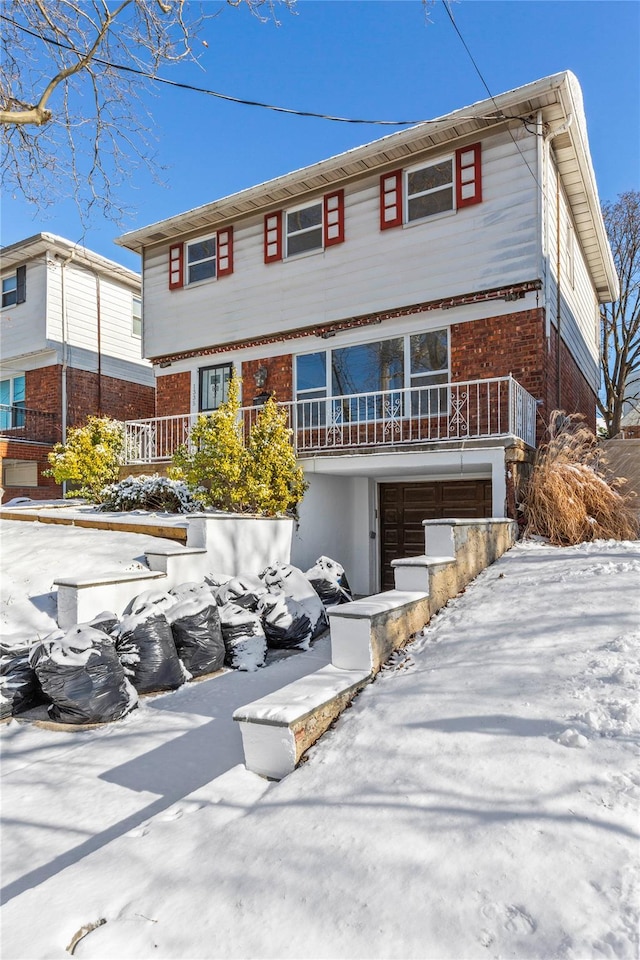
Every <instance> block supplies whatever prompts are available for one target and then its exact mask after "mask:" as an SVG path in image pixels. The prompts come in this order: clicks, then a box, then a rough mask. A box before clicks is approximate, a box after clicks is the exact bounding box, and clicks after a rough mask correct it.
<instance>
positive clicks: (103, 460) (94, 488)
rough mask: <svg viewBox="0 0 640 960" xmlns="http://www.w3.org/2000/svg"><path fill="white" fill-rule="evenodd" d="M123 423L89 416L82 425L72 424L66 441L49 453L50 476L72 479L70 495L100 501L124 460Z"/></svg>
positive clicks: (60, 479) (115, 478)
mask: <svg viewBox="0 0 640 960" xmlns="http://www.w3.org/2000/svg"><path fill="white" fill-rule="evenodd" d="M123 450H124V427H123V425H122V423H121V422H120V421H119V420H112V419H111V418H110V417H89V418H88V419H87V422H86V424H85V425H84V426H83V427H72V428H71V429H70V430H69V431H68V433H67V440H66V443H56V444H55V446H54V448H53V450H52V451H51V453H50V454H49V456H48V459H49V463H50V464H51V469H50V470H47V471H46V473H47V476H50V477H53V479H54V480H55V481H56V483H64V482H65V481H66V482H67V483H73V484H76V485H77V486H76V488H75V489H74V490H71V491H69V492H68V493H67V496H69V497H85V498H86V499H87V500H91V501H92V502H94V503H100V500H101V492H102V490H103V489H104V487H106V486H107V484H110V483H115V481H116V480H117V479H118V473H119V468H120V465H121V464H122V461H123Z"/></svg>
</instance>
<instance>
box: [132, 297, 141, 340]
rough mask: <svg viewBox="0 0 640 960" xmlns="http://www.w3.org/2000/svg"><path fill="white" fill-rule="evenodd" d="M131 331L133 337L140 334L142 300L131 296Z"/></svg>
mask: <svg viewBox="0 0 640 960" xmlns="http://www.w3.org/2000/svg"><path fill="white" fill-rule="evenodd" d="M131 333H132V334H133V336H134V337H141V336H142V300H141V298H140V297H133V298H132V301H131Z"/></svg>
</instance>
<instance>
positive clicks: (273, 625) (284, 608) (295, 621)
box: [258, 593, 312, 650]
mask: <svg viewBox="0 0 640 960" xmlns="http://www.w3.org/2000/svg"><path fill="white" fill-rule="evenodd" d="M258 613H259V614H260V618H261V620H262V626H263V629H264V633H265V636H266V638H267V646H269V647H273V648H274V649H279V650H287V649H290V648H293V647H297V648H298V649H300V650H307V649H308V647H309V644H310V642H311V633H312V630H311V621H310V620H309V617H308V616H307V615H306V613H305V611H304V608H303V607H302V606H301V605H300V604H299V603H298V601H297V600H294V599H293V598H292V597H285V595H284V594H283V593H267V594H266V595H265V596H264V597H261V599H260V602H259V604H258Z"/></svg>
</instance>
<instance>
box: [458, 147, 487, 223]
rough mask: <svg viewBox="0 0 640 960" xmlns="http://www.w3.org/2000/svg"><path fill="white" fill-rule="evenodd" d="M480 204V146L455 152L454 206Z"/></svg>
mask: <svg viewBox="0 0 640 960" xmlns="http://www.w3.org/2000/svg"><path fill="white" fill-rule="evenodd" d="M481 202H482V162H481V156H480V144H479V143H474V144H472V146H470V147H463V148H462V149H461V150H456V206H457V207H458V209H460V207H470V206H471V205H472V204H474V203H481Z"/></svg>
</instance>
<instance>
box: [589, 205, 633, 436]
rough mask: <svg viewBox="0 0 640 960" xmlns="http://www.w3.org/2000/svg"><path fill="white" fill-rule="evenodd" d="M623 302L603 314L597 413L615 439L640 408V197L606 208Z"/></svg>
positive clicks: (610, 306) (608, 231)
mask: <svg viewBox="0 0 640 960" xmlns="http://www.w3.org/2000/svg"><path fill="white" fill-rule="evenodd" d="M602 214H603V217H604V222H605V226H606V228H607V235H608V237H609V242H610V244H611V250H612V253H613V259H614V261H615V264H616V268H617V271H618V276H619V278H620V297H619V299H618V300H617V301H616V302H615V303H611V304H609V303H607V304H603V305H602V307H601V308H600V323H601V326H600V335H601V373H602V396H601V397H599V398H598V409H599V411H600V414H601V415H602V417H603V419H604V421H605V424H606V427H607V433H608V435H609V436H610V437H614V436H616V434H618V433H619V432H620V428H621V423H622V418H623V417H624V415H625V414H626V413H627V412H628V410H630V409H631V407H632V406H634V405H638V403H640V192H638V191H637V190H629V191H628V192H626V193H621V194H620V195H619V197H618V199H617V200H616V202H615V203H608V204H604V205H603V208H602Z"/></svg>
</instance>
